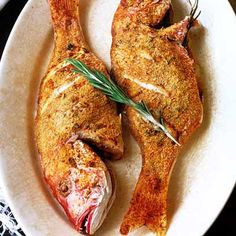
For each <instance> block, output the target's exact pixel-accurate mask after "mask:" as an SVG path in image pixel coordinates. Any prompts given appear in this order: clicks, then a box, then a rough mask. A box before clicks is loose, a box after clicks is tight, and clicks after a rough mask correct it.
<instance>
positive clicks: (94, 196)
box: [35, 0, 123, 234]
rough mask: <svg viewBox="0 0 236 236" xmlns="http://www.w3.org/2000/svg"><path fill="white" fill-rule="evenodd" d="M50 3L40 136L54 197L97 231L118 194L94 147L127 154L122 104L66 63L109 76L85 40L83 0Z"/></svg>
mask: <svg viewBox="0 0 236 236" xmlns="http://www.w3.org/2000/svg"><path fill="white" fill-rule="evenodd" d="M49 6H50V10H51V15H52V22H53V26H54V40H55V47H54V51H53V54H52V57H51V61H50V64H49V67H48V70H47V73H46V75H45V77H44V78H43V80H42V82H41V86H40V90H39V94H38V108H37V116H36V119H35V139H36V143H37V147H38V151H39V154H40V156H41V166H42V169H43V173H44V176H45V180H46V182H47V183H48V185H49V187H50V188H51V190H52V192H53V194H54V196H55V197H56V198H57V200H58V201H59V203H60V204H61V205H62V207H63V208H64V210H65V212H66V213H67V215H68V217H69V219H70V221H71V222H72V223H73V225H74V226H75V228H76V229H77V230H78V231H80V232H84V233H87V234H92V233H94V232H95V231H96V229H97V228H98V227H99V226H100V224H101V223H102V221H103V219H104V217H105V215H106V213H107V211H108V209H109V207H110V205H111V202H112V198H113V195H114V186H113V185H112V178H111V175H110V172H109V170H108V169H107V167H106V166H105V164H104V163H103V161H102V160H101V159H100V157H99V156H98V155H97V154H96V153H95V152H94V150H93V149H92V147H96V148H97V149H98V150H100V151H101V153H103V155H104V156H106V157H109V158H111V159H119V158H121V157H122V155H123V141H122V134H121V121H120V117H119V115H118V113H117V110H116V105H115V104H114V103H113V102H111V101H110V100H109V99H108V98H107V97H106V96H105V95H103V94H102V93H101V92H100V91H98V90H97V89H95V88H93V87H92V86H91V85H90V84H89V82H88V81H87V80H86V79H85V78H83V77H82V76H80V75H78V74H75V73H72V69H73V68H72V66H70V65H68V63H66V62H65V59H66V58H74V59H77V60H81V61H82V62H84V63H85V64H86V65H88V66H89V67H90V68H92V69H96V70H98V71H101V72H103V73H104V74H105V75H106V76H108V77H109V75H108V73H107V70H106V68H105V65H104V64H103V62H101V61H100V60H99V59H98V58H97V57H96V56H95V55H94V54H93V53H91V52H90V50H89V48H88V46H87V44H86V42H85V40H84V37H83V33H82V30H81V27H80V22H79V1H78V0H49Z"/></svg>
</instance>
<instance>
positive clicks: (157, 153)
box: [111, 0, 203, 235]
mask: <svg viewBox="0 0 236 236" xmlns="http://www.w3.org/2000/svg"><path fill="white" fill-rule="evenodd" d="M196 7H197V5H196V4H195V5H194V6H193V10H192V12H191V16H190V17H186V18H185V19H184V20H183V21H181V22H179V23H176V24H173V25H171V24H170V22H171V20H172V19H171V17H172V15H173V14H172V7H171V1H169V0H158V1H154V0H139V1H138V0H122V1H121V2H120V5H119V7H118V9H117V11H116V14H115V16H114V20H113V25H112V36H113V42H112V49H111V57H112V69H113V74H114V77H115V79H116V81H117V83H118V84H119V85H120V86H121V87H122V88H123V89H124V90H125V91H126V93H127V94H128V95H129V97H130V98H132V99H133V100H134V101H135V102H141V101H143V102H145V104H147V107H148V108H149V109H150V110H151V111H152V114H153V115H155V116H156V119H161V120H162V122H163V123H164V124H165V126H166V128H167V129H168V130H169V132H170V133H171V134H172V136H174V138H175V140H177V141H178V142H179V143H180V144H181V146H179V145H178V144H177V143H175V142H173V141H172V140H171V139H169V138H168V137H167V136H166V135H165V134H164V133H163V132H160V131H158V130H156V129H154V127H153V126H152V125H151V124H150V123H149V122H147V121H146V120H144V119H143V118H142V117H141V116H140V114H138V113H137V112H136V111H135V110H134V109H132V108H130V107H127V108H126V111H127V118H128V122H129V127H130V129H131V132H132V134H133V136H134V137H135V139H136V141H137V142H138V144H139V146H140V148H141V152H142V158H143V165H142V170H141V173H140V176H139V180H138V183H137V185H136V188H135V191H134V194H133V197H132V200H131V203H130V207H129V210H128V212H127V213H126V215H125V217H124V220H123V222H122V225H121V229H120V231H121V233H122V234H128V233H129V232H130V231H131V230H134V229H137V228H139V227H141V226H143V225H146V226H147V227H148V228H149V229H150V230H152V231H154V232H156V233H158V234H159V235H164V234H165V233H166V230H167V191H168V184H169V179H170V174H171V170H172V168H173V166H174V163H175V161H176V158H177V157H178V154H179V152H180V150H181V147H182V146H183V145H184V144H185V143H186V141H187V140H188V138H189V137H190V135H191V134H192V133H193V132H194V131H195V130H196V128H197V127H199V125H200V124H201V121H202V114H203V112H202V104H201V100H200V96H199V90H198V86H197V76H196V73H195V70H194V60H193V59H192V58H191V56H190V54H189V51H188V49H187V47H186V42H187V33H188V31H189V29H190V28H191V26H192V23H193V21H194V17H193V15H194V14H195V13H196Z"/></svg>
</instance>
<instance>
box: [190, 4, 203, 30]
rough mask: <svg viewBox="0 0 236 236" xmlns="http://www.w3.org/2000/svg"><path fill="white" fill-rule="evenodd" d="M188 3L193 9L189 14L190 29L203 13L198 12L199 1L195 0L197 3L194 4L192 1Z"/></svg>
mask: <svg viewBox="0 0 236 236" xmlns="http://www.w3.org/2000/svg"><path fill="white" fill-rule="evenodd" d="M188 3H189V5H190V7H191V10H190V13H189V26H188V27H189V29H190V28H191V27H192V26H193V23H194V21H196V20H197V18H198V17H199V16H200V14H201V11H199V12H197V10H198V4H199V0H195V2H194V3H193V4H192V2H191V1H190V0H188Z"/></svg>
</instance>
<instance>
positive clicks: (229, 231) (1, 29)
mask: <svg viewBox="0 0 236 236" xmlns="http://www.w3.org/2000/svg"><path fill="white" fill-rule="evenodd" d="M26 2H27V0H11V1H10V2H8V4H7V5H6V6H5V7H4V9H3V10H2V11H1V12H0V58H1V55H2V52H3V49H4V46H5V43H6V41H7V38H8V36H9V34H10V32H11V29H12V27H13V25H14V23H15V21H16V19H17V17H18V15H19V13H20V11H21V10H22V8H23V7H24V5H25V4H26ZM229 2H230V3H231V5H232V7H233V8H234V10H235V12H236V0H230V1H229ZM235 43H236V42H235ZM235 171H236V170H235ZM202 213H203V214H204V209H202ZM196 224H197V222H196ZM235 226H236V187H235V188H234V190H233V192H232V194H231V196H230V198H229V199H228V201H227V203H226V205H225V206H224V208H223V210H222V211H221V213H220V215H219V216H218V217H217V219H216V221H215V222H214V223H213V225H212V226H211V227H210V229H209V230H208V231H207V233H206V234H205V236H211V235H222V236H236V227H235ZM190 236H191V235H190Z"/></svg>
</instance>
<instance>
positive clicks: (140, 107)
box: [66, 58, 180, 146]
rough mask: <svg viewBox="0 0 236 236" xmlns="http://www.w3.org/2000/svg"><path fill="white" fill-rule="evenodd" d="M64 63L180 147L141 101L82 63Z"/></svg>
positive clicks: (71, 60) (72, 60) (74, 61)
mask: <svg viewBox="0 0 236 236" xmlns="http://www.w3.org/2000/svg"><path fill="white" fill-rule="evenodd" d="M66 61H67V62H69V63H70V64H72V65H73V66H74V67H75V69H74V72H76V73H79V74H81V75H83V76H84V77H85V78H86V79H87V80H88V81H89V83H90V84H91V85H93V87H95V88H97V89H99V90H101V91H102V92H103V93H104V94H106V95H107V96H108V97H109V98H110V99H111V100H112V101H115V102H118V103H122V104H125V105H128V106H131V107H133V108H134V109H135V110H136V111H137V112H138V113H139V114H140V115H141V116H142V117H143V119H144V120H146V121H149V122H150V123H151V124H152V125H153V126H154V128H155V129H156V130H158V131H162V132H163V133H164V134H165V135H166V136H167V137H168V138H170V139H171V140H172V141H173V142H175V143H176V144H178V145H179V146H180V144H179V143H178V142H177V141H176V140H175V138H174V137H173V136H172V135H171V134H170V132H169V131H168V130H167V128H166V127H165V125H164V122H163V119H162V117H161V115H160V122H159V121H157V120H156V119H155V118H154V117H153V115H152V113H151V111H150V110H149V108H148V107H147V106H146V104H145V103H144V102H143V101H141V102H134V101H133V100H132V99H130V98H129V97H128V96H127V94H126V93H125V92H124V91H123V90H122V89H121V88H120V87H119V86H118V85H116V84H115V83H114V82H113V81H112V80H111V79H108V78H107V77H106V76H105V75H104V74H103V73H101V72H99V71H96V70H91V69H89V68H88V67H87V66H86V65H85V64H84V63H83V62H81V61H78V60H75V59H71V58H70V59H67V60H66Z"/></svg>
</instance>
